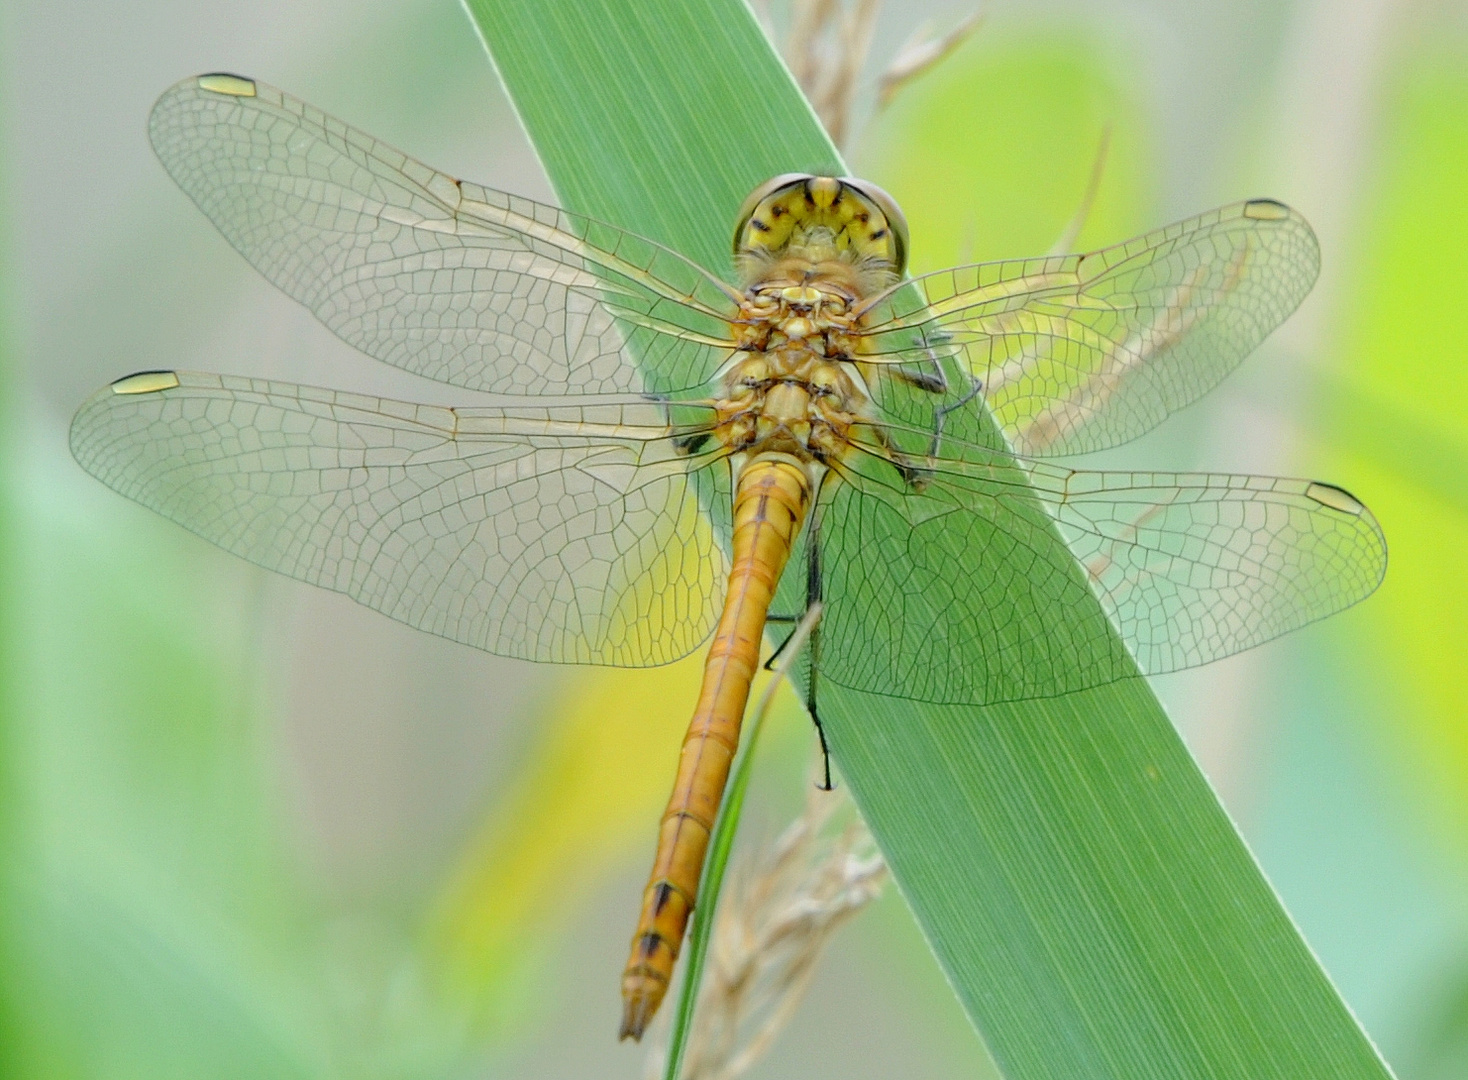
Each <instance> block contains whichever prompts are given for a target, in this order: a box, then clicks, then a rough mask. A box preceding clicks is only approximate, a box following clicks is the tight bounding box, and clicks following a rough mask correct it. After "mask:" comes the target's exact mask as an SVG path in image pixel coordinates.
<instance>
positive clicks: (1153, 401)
mask: <svg viewBox="0 0 1468 1080" xmlns="http://www.w3.org/2000/svg"><path fill="white" fill-rule="evenodd" d="M1319 269H1320V251H1319V247H1318V245H1317V244H1316V242H1315V235H1314V233H1312V232H1311V230H1310V226H1309V225H1308V224H1306V222H1305V219H1304V218H1302V217H1301V216H1300V215H1299V214H1297V213H1295V212H1294V211H1293V210H1291V209H1290V208H1289V207H1287V206H1284V205H1282V204H1280V203H1277V202H1273V201H1271V200H1267V199H1255V200H1253V201H1250V202H1242V203H1235V204H1234V205H1232V206H1225V207H1222V208H1221V209H1218V210H1213V211H1211V212H1209V213H1206V214H1201V215H1199V216H1198V217H1194V218H1189V219H1188V220H1186V221H1180V222H1178V223H1176V224H1174V225H1169V226H1167V227H1166V228H1162V229H1158V230H1157V231H1156V232H1151V233H1148V234H1147V235H1145V236H1140V237H1137V238H1136V239H1134V240H1129V241H1127V242H1126V243H1124V244H1119V245H1117V246H1115V247H1109V248H1103V249H1101V250H1100V251H1094V252H1091V253H1090V254H1086V255H1066V256H1058V257H1052V258H1040V259H1027V260H1020V261H1010V262H997V263H980V264H978V265H975V266H962V267H957V268H955V269H952V270H944V271H940V272H938V273H935V274H928V275H925V276H924V277H920V278H918V279H917V282H918V284H919V285H920V286H921V287H922V289H923V291H924V293H925V295H926V297H927V301H928V303H927V306H926V307H925V308H918V309H916V310H912V311H910V312H908V313H906V314H903V315H897V316H891V317H885V316H879V317H880V318H881V321H880V322H879V323H878V324H877V325H874V326H872V327H871V328H870V331H869V341H870V342H871V345H872V347H873V349H874V350H875V352H876V354H877V355H878V357H880V358H884V359H886V360H888V361H891V362H902V363H914V362H920V361H923V360H924V359H925V358H926V357H928V356H930V355H932V354H933V353H938V354H948V355H951V354H955V353H956V354H957V355H959V356H960V357H961V358H962V359H963V362H964V363H965V365H966V366H967V368H968V370H969V372H970V373H971V374H972V375H973V376H974V377H975V378H977V379H979V380H980V381H981V382H982V384H983V395H984V399H985V400H986V401H987V403H988V405H989V408H990V409H991V410H992V412H993V414H994V417H995V419H996V420H997V421H998V422H999V425H1000V427H1001V428H1002V429H1003V430H1004V433H1005V434H1006V435H1007V436H1008V437H1009V440H1010V442H1011V443H1012V444H1013V446H1014V448H1015V450H1016V451H1017V452H1018V453H1021V454H1026V455H1030V456H1051V455H1061V454H1079V453H1087V452H1090V451H1092V450H1101V449H1105V448H1106V447H1109V446H1115V445H1117V444H1119V443H1123V442H1126V441H1127V440H1128V439H1132V438H1135V437H1136V436H1138V435H1141V434H1142V433H1143V432H1145V431H1149V430H1150V429H1151V428H1153V427H1154V426H1156V425H1157V424H1158V423H1160V422H1161V421H1162V420H1163V419H1165V418H1166V417H1167V416H1168V415H1169V414H1171V413H1172V412H1174V411H1175V410H1177V409H1180V408H1182V407H1183V406H1184V405H1187V404H1190V403H1191V402H1193V401H1196V400H1197V399H1198V398H1199V397H1201V396H1202V395H1203V394H1205V393H1207V392H1208V391H1209V390H1210V389H1212V388H1213V387H1214V386H1216V385H1217V384H1218V382H1219V380H1221V379H1222V378H1223V377H1224V376H1225V375H1226V374H1228V373H1229V372H1230V371H1232V370H1233V369H1234V367H1236V366H1237V365H1238V363H1239V362H1240V361H1241V360H1243V358H1244V357H1245V356H1247V355H1248V354H1249V353H1250V352H1252V351H1253V350H1254V349H1255V348H1256V347H1257V346H1258V344H1259V343H1260V342H1261V341H1262V340H1263V339H1264V338H1265V336H1266V335H1267V334H1269V332H1270V331H1271V330H1273V329H1274V328H1275V327H1276V326H1278V325H1279V324H1280V323H1281V322H1283V321H1284V319H1285V318H1286V317H1287V316H1288V315H1289V314H1290V312H1292V311H1294V310H1295V308H1296V307H1298V306H1299V304H1300V301H1301V300H1303V299H1304V297H1305V294H1306V293H1308V292H1309V291H1310V287H1311V286H1312V285H1313V284H1314V282H1315V278H1316V275H1317V274H1318V273H1319ZM893 295H894V299H895V298H896V294H893ZM876 310H880V308H878V309H876ZM927 362H928V363H931V360H928V361H927Z"/></svg>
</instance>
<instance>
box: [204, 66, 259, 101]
mask: <svg viewBox="0 0 1468 1080" xmlns="http://www.w3.org/2000/svg"><path fill="white" fill-rule="evenodd" d="M199 89H200V90H208V91H209V92H210V93H211V94H225V95H227V96H229V97H254V96H255V80H254V79H245V78H241V77H240V76H239V75H230V74H228V73H227V72H222V71H221V72H216V73H215V74H213V75H200V76H199Z"/></svg>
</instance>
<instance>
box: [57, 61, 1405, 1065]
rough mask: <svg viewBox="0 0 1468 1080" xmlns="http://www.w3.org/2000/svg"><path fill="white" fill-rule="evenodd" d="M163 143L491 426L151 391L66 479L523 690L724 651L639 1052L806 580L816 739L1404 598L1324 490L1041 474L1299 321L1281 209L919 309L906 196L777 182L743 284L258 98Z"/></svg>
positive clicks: (705, 709)
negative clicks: (1377, 593)
mask: <svg viewBox="0 0 1468 1080" xmlns="http://www.w3.org/2000/svg"><path fill="white" fill-rule="evenodd" d="M150 135H151V138H152V140H153V145H154V147H155V149H156V150H157V152H158V156H159V158H160V159H161V160H162V162H163V164H164V166H165V167H166V168H167V170H168V171H169V173H170V174H171V175H172V176H173V177H174V179H175V180H176V181H177V182H178V184H179V185H180V186H181V187H182V188H183V189H184V191H185V192H187V193H188V195H189V196H190V197H191V198H192V199H193V200H194V201H195V202H196V203H197V204H198V206H199V207H200V209H201V210H203V212H204V213H205V214H206V215H207V216H208V217H209V218H210V219H211V220H212V221H213V222H214V223H215V224H216V225H217V226H218V228H219V229H220V231H221V232H222V233H223V234H224V236H225V237H226V239H228V240H229V242H230V243H231V244H233V245H234V246H235V247H236V248H237V249H238V250H239V251H240V252H241V254H243V255H244V256H245V257H246V258H247V259H248V260H249V261H250V262H251V263H252V264H254V265H255V266H256V267H257V268H258V269H259V270H260V271H261V273H263V274H264V275H265V276H266V277H267V278H269V279H270V280H271V281H273V282H274V283H275V284H276V285H278V286H279V287H280V288H281V289H282V290H284V291H285V292H286V293H287V294H288V295H290V296H292V297H294V298H295V299H297V300H299V301H300V302H301V303H303V304H305V305H307V306H308V307H309V308H310V309H311V310H312V311H313V312H314V313H315V314H316V316H317V317H318V318H319V319H320V320H321V321H322V322H323V323H324V324H325V325H326V326H328V327H329V328H330V329H332V330H333V331H334V332H335V333H336V334H338V335H339V336H340V337H341V338H342V339H343V340H345V341H347V342H349V343H350V344H352V345H354V346H356V347H357V348H359V349H361V350H362V351H363V352H365V353H366V354H368V355H370V356H372V357H375V358H377V359H379V360H382V361H384V362H386V363H389V364H393V365H395V366H398V367H400V368H403V369H404V370H407V371H410V372H414V373H416V374H420V375H423V376H425V377H427V378H430V379H435V380H438V381H440V382H444V383H448V384H450V385H453V386H458V387H464V388H466V389H470V390H475V391H488V392H491V393H493V394H495V395H496V403H495V404H493V405H488V406H476V407H468V408H453V409H446V408H437V407H430V406H424V405H416V404H413V403H410V402H400V401H389V400H384V399H382V398H376V397H366V396H362V395H357V394H352V393H348V392H344V391H335V390H322V389H315V388H310V387H303V386H296V385H291V384H285V383H275V382H266V381H263V380H258V379H253V378H247V377H232V376H221V375H214V374H202V373H195V372H186V371H154V372H148V373H139V374H137V375H133V376H130V377H127V378H124V379H120V380H119V381H118V382H116V383H114V384H113V385H112V386H110V387H108V388H105V389H103V390H102V391H101V392H100V393H98V394H96V395H94V396H93V397H92V398H91V399H90V400H89V401H87V402H86V403H85V404H84V405H83V406H82V407H81V409H80V410H79V411H78V412H77V415H76V417H75V419H74V420H73V423H72V430H71V445H72V452H73V454H74V455H75V457H76V459H77V460H78V462H80V463H81V464H82V465H83V467H85V468H86V469H88V470H89V471H90V472H92V473H93V474H95V475H96V476H98V477H99V478H100V479H102V480H103V481H104V482H105V483H107V484H109V485H111V486H112V487H114V488H116V489H117V490H118V491H121V492H122V493H124V494H126V495H128V496H129V497H131V498H134V499H136V500H138V501H139V502H141V503H143V504H144V505H147V506H150V507H152V508H153V509H155V510H157V511H158V512H160V513H162V514H164V515H166V516H168V517H170V518H172V519H173V520H175V521H177V522H179V523H180V524H182V525H184V526H185V527H187V528H189V529H191V530H193V531H195V532H197V533H199V534H200V535H203V536H205V537H207V538H208V539H210V540H212V541H213V542H215V543H217V544H219V545H220V546H222V547H224V548H226V549H228V550H230V551H234V552H236V553H237V554H239V555H241V556H243V557H245V558H247V559H250V560H252V561H254V562H256V563H258V564H260V565H263V566H266V567H269V568H271V569H274V570H278V571H280V572H282V573H285V574H289V575H291V576H293V577H296V578H299V579H301V580H304V581H309V582H313V583H315V584H319V585H322V586H324V587H326V588H330V589H334V590H336V591H339V592H343V593H346V594H347V595H350V596H352V597H354V598H355V599H357V600H359V601H360V602H362V603H364V604H366V605H368V606H370V607H372V608H374V609H376V610H378V611H381V612H384V613H385V614H387V615H389V616H391V617H392V618H395V619H399V620H401V621H403V622H406V623H409V624H411V625H413V626H416V627H419V628H421V629H424V630H428V631H430V632H432V633H436V634H440V635H443V636H445V637H449V638H452V639H454V640H456V641H461V642H465V643H467V644H471V645H474V646H477V647H479V648H483V649H486V650H489V651H491V652H495V653H499V654H502V655H507V656H516V657H521V658H525V659H532V660H543V661H552V662H560V663H604V664H617V665H622V666H638V665H651V664H661V663H666V662H669V661H671V660H675V659H677V658H679V657H681V656H684V655H686V654H688V653H689V652H691V651H693V650H694V649H696V648H698V647H699V646H700V645H701V644H702V643H704V642H705V641H707V640H709V638H710V637H711V636H712V638H713V644H712V646H711V648H710V652H709V661H708V664H707V667H706V677H705V682H704V686H703V689H702V691H701V694H700V699H699V702H698V704H697V705H696V707H695V710H694V719H693V722H692V724H691V725H690V730H689V736H688V738H687V740H686V741H685V743H684V747H683V751H682V755H681V757H680V761H679V772H678V778H677V781H676V783H675V786H674V792H673V796H672V798H671V799H670V802H669V805H668V810H667V812H666V813H665V815H664V818H663V821H662V824H661V827H660V834H659V845H658V852H657V857H656V862H655V867H654V871H653V874H652V876H651V879H650V880H649V883H648V887H647V890H646V892H645V894H644V900H643V908H642V913H641V916H640V918H639V922H638V928H637V932H636V934H635V936H634V939H633V950H632V957H631V959H630V961H629V964H628V968H627V972H626V974H625V975H624V982H623V993H624V1003H625V1011H624V1017H623V1028H622V1030H623V1034H624V1035H632V1036H637V1035H639V1034H640V1033H641V1031H642V1028H643V1026H644V1025H645V1024H646V1022H647V1020H648V1019H649V1018H650V1016H651V1015H652V1012H653V1011H654V1010H655V1009H656V1008H657V1004H658V1001H659V1000H660V999H661V996H662V993H663V991H664V990H665V989H666V986H667V981H668V977H669V974H670V972H671V970H672V967H673V961H674V959H675V957H676V954H677V951H678V947H679V943H680V942H681V939H682V934H683V929H684V925H685V923H686V921H687V919H688V916H689V912H690V911H691V910H692V907H693V904H694V901H695V899H696V888H697V881H698V873H699V870H700V867H701V863H702V859H703V852H704V846H705V844H706V841H707V838H708V831H709V828H710V827H711V824H712V819H713V815H714V814H715V813H716V811H717V807H718V801H719V794H720V791H721V789H722V785H723V782H724V777H725V775H726V774H727V770H728V765H729V761H730V759H731V758H732V756H733V753H734V749H735V747H736V745H737V741H738V729H739V721H740V715H741V713H742V710H743V707H744V702H745V698H746V696H747V693H748V688H749V679H750V677H751V675H752V673H753V670H754V669H755V667H757V665H758V660H759V656H758V650H759V647H760V642H761V639H762V636H763V630H764V625H765V620H766V615H767V612H768V608H769V605H770V603H771V599H772V596H773V592H774V589H775V586H776V583H777V582H778V580H779V578H780V576H781V574H782V571H783V569H784V567H785V564H786V561H787V559H789V558H790V557H791V555H792V553H794V552H797V551H799V552H803V554H804V557H805V560H806V563H807V565H806V567H805V568H804V569H805V573H804V575H803V578H804V581H805V582H806V586H807V594H808V596H807V599H819V600H821V602H822V605H823V611H824V614H823V616H822V621H821V624H820V627H819V634H820V643H819V649H818V650H817V649H815V648H814V647H813V648H812V649H811V655H812V656H818V658H819V659H818V662H814V663H813V664H812V666H811V679H810V686H811V695H812V696H811V699H810V701H809V704H810V705H811V707H812V709H813V710H814V708H815V706H816V704H817V698H816V693H817V691H816V686H817V684H818V682H819V683H824V682H825V681H827V680H829V681H831V682H836V683H840V684H843V685H845V686H848V687H851V688H854V689H857V690H862V691H867V692H871V693H877V694H889V695H894V696H901V697H909V698H915V699H920V700H924V701H931V702H942V703H950V704H968V705H974V704H986V703H990V702H998V701H1009V700H1016V699H1022V698H1032V697H1045V696H1053V695H1058V694H1066V693H1071V692H1074V691H1078V690H1083V689H1086V688H1088V687H1093V686H1098V685H1101V684H1104V683H1107V682H1110V681H1113V680H1116V679H1119V678H1125V677H1129V676H1132V675H1134V674H1135V673H1136V671H1137V670H1138V669H1139V668H1140V670H1141V671H1143V672H1144V673H1155V672H1163V671H1172V670H1176V669H1178V668H1182V667H1188V666H1191V665H1194V664H1201V663H1205V662H1207V661H1209V660H1213V659H1216V658H1218V657H1221V656H1226V655H1229V654H1231V653H1234V652H1238V651H1239V650H1241V649H1245V648H1249V647H1250V646H1252V645H1256V644H1258V643H1260V642H1262V641H1267V640H1269V639H1270V638H1273V637H1275V636H1277V635H1279V634H1282V633H1284V632H1286V631H1288V630H1291V629H1294V628H1296V627H1298V626H1302V625H1304V624H1306V623H1309V622H1311V621H1314V620H1315V619H1319V618H1322V617H1324V616H1326V615H1329V614H1331V613H1332V612H1335V611H1339V610H1340V609H1342V608H1344V607H1346V606H1348V605H1350V604H1352V603H1354V602H1356V601H1357V600H1360V599H1361V598H1362V597H1364V596H1366V595H1367V594H1369V593H1370V592H1371V591H1372V590H1373V589H1374V588H1375V587H1376V585H1377V583H1378V582H1379V581H1380V579H1381V576H1382V574H1383V572H1384V569H1385V561H1386V547H1385V541H1384V539H1383V537H1382V534H1381V530H1380V529H1379V527H1378V526H1377V524H1376V522H1375V520H1374V519H1373V518H1372V517H1371V514H1370V513H1369V511H1367V510H1366V508H1365V507H1364V506H1363V505H1362V504H1361V503H1360V502H1359V501H1357V500H1356V499H1355V498H1354V497H1352V496H1351V495H1349V494H1348V493H1346V492H1344V491H1342V490H1341V489H1340V488H1337V487H1334V486H1332V485H1329V484H1324V483H1320V482H1316V481H1310V480H1292V479H1281V478H1274V477H1257V476H1231V475H1225V474H1215V473H1201V474H1200V473H1193V474H1181V473H1165V472H1145V473H1116V472H1092V471H1084V470H1076V469H1071V468H1067V467H1063V466H1060V465H1056V464H1053V463H1050V462H1048V461H1045V460H1043V459H1044V458H1046V457H1050V456H1058V455H1065V454H1075V453H1083V452H1089V451H1092V450H1097V449H1102V448H1105V447H1108V446H1114V445H1116V444H1118V443H1121V442H1124V441H1126V440H1128V439H1130V438H1133V437H1135V436H1137V435H1140V434H1141V433H1143V432H1144V431H1147V430H1149V429H1150V428H1152V427H1153V426H1155V425H1156V424H1157V423H1159V422H1161V421H1162V420H1163V419H1164V418H1166V417H1167V416H1168V415H1169V414H1170V413H1172V412H1174V411H1176V410H1177V409H1179V408H1182V407H1183V406H1185V405H1187V404H1189V403H1190V402H1192V401H1194V400H1196V399H1197V398H1198V397H1199V396H1201V395H1202V394H1203V393H1205V392H1206V391H1207V390H1208V389H1210V388H1211V387H1212V386H1213V385H1215V384H1216V383H1217V382H1218V381H1219V379H1221V378H1222V377H1223V376H1224V375H1225V374H1226V373H1227V372H1228V371H1229V370H1231V369H1232V368H1233V367H1234V366H1235V365H1236V364H1237V363H1238V362H1239V361H1240V360H1242V359H1243V357H1244V356H1246V355H1247V354H1248V353H1249V352H1250V351H1252V350H1253V348H1254V347H1255V346H1256V345H1257V344H1258V343H1259V342H1260V341H1261V340H1262V339H1263V338H1264V336H1265V335H1267V334H1268V333H1269V332H1270V331H1271V330H1272V329H1273V328H1274V327H1275V326H1277V325H1278V324H1279V323H1280V322H1281V321H1282V320H1283V319H1284V318H1285V317H1287V316H1288V315H1289V313H1290V312H1291V311H1293V310H1294V308H1295V306H1296V305H1297V304H1298V303H1299V302H1300V300H1301V299H1302V298H1303V297H1304V295H1305V293H1306V292H1307V291H1308V290H1309V288H1310V286H1311V284H1312V283H1313V281H1314V278H1315V275H1316V272H1317V269H1318V250H1317V247H1316V244H1315V240H1314V236H1313V235H1312V233H1311V232H1310V229H1309V226H1308V225H1306V224H1305V222H1304V220H1303V219H1302V218H1300V216H1299V215H1298V214H1296V213H1294V211H1292V210H1290V209H1289V208H1287V207H1285V206H1283V205H1281V204H1279V203H1276V202H1272V201H1269V200H1253V201H1249V202H1243V203H1237V204H1234V205H1232V206H1226V207H1223V208H1221V209H1218V210H1214V211H1211V212H1209V213H1206V214H1202V215H1199V216H1197V217H1194V218H1190V219H1188V220H1186V221H1181V222H1178V223H1176V224H1174V225H1170V226H1167V227H1165V228H1162V229H1159V230H1157V231H1155V232H1152V233H1149V234H1147V235H1145V236H1141V237H1138V238H1136V239H1133V240H1130V241H1127V242H1125V243H1122V244H1118V245H1116V246H1114V247H1110V248H1104V249H1101V250H1098V251H1093V252H1088V253H1084V254H1076V255H1066V256H1054V257H1045V258H1037V259H1025V260H1012V261H1007V262H997V263H980V264H975V265H972V266H962V267H956V268H954V269H951V270H945V271H941V272H939V273H935V274H928V275H924V276H922V277H919V278H917V279H911V280H905V279H903V278H902V271H903V267H904V259H905V252H906V248H907V234H906V225H905V223H904V222H903V220H902V217H901V213H900V211H899V210H898V209H897V207H896V205H895V203H893V201H892V200H891V198H890V197H888V196H887V195H886V194H885V193H883V192H881V191H880V189H877V188H875V187H873V186H872V185H869V184H866V183H864V182H862V181H854V180H848V179H836V178H830V177H813V176H805V175H791V176H781V177H776V178H775V179H773V180H771V181H769V182H768V183H767V184H765V185H762V186H761V187H760V188H759V189H757V190H756V191H755V192H754V193H753V194H752V195H751V196H750V199H749V201H748V202H747V203H746V205H745V208H744V210H743V212H742V213H741V215H740V217H739V219H738V225H737V229H736V233H735V245H734V246H735V254H736V256H737V258H736V270H737V282H736V283H733V284H731V283H730V282H727V281H725V280H723V279H721V278H720V277H719V276H717V275H716V274H714V273H711V272H710V271H708V270H707V269H705V268H702V267H699V266H697V265H695V264H693V263H691V262H689V261H688V260H687V259H685V258H683V257H682V256H680V255H679V254H677V253H676V252H672V251H669V250H667V249H666V248H662V247H660V246H659V245H657V244H655V243H653V242H651V241H649V240H645V239H643V238H641V237H638V236H636V235H635V234H631V233H627V232H624V231H622V230H620V229H617V228H615V227H613V226H611V225H608V224H606V223H602V222H597V221H593V220H589V219H586V218H582V217H579V216H577V215H574V214H570V213H567V212H565V211H561V210H558V209H556V208H553V207H548V206H542V205H538V204H536V203H533V202H530V201H529V200H526V199H521V198H518V197H516V196H513V195H507V194H504V193H502V192H497V191H492V190H489V189H487V188H482V187H478V186H476V185H474V184H470V183H467V182H464V181H460V180H457V179H455V178H453V177H450V176H447V175H445V174H443V173H440V172H438V171H436V170H434V169H431V168H429V167H428V166H426V165H423V164H421V163H419V162H417V161H414V160H412V159H411V158H408V157H407V156H405V155H403V154H401V153H399V152H398V151H395V150H393V149H391V148H390V147H386V146H384V145H383V144H382V143H380V142H378V141H377V140H375V139H373V138H372V137H370V136H368V135H366V134H364V133H362V132H359V131H356V130H354V129H352V128H350V127H347V126H346V125H344V124H341V123H340V122H339V121H336V120H333V119H331V118H329V117H326V116H325V115H324V114H322V113H320V112H319V111H317V110H315V109H313V108H312V107H311V106H309V105H307V104H305V103H304V102H301V101H298V100H296V99H294V98H292V97H290V96H289V95H287V94H284V93H282V92H281V91H279V90H275V89H274V88H272V87H269V86H266V85H264V84H260V83H256V82H254V81H252V80H249V79H243V78H240V77H237V76H221V75H212V76H203V77H201V78H196V79H189V80H186V81H184V82H182V83H180V84H179V85H177V86H175V87H174V88H173V89H171V90H169V91H168V92H167V93H165V94H164V95H163V97H162V98H160V99H159V102H158V104H157V105H156V106H155V108H154V110H153V114H152V118H151V121H150ZM1015 452H1018V454H1019V455H1020V456H1018V457H1016V454H1015ZM1057 535H1058V536H1059V537H1061V538H1063V539H1064V540H1065V541H1066V542H1067V543H1068V544H1069V552H1067V551H1066V548H1065V547H1064V546H1063V545H1061V544H1060V543H1059V542H1058V541H1057Z"/></svg>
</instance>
